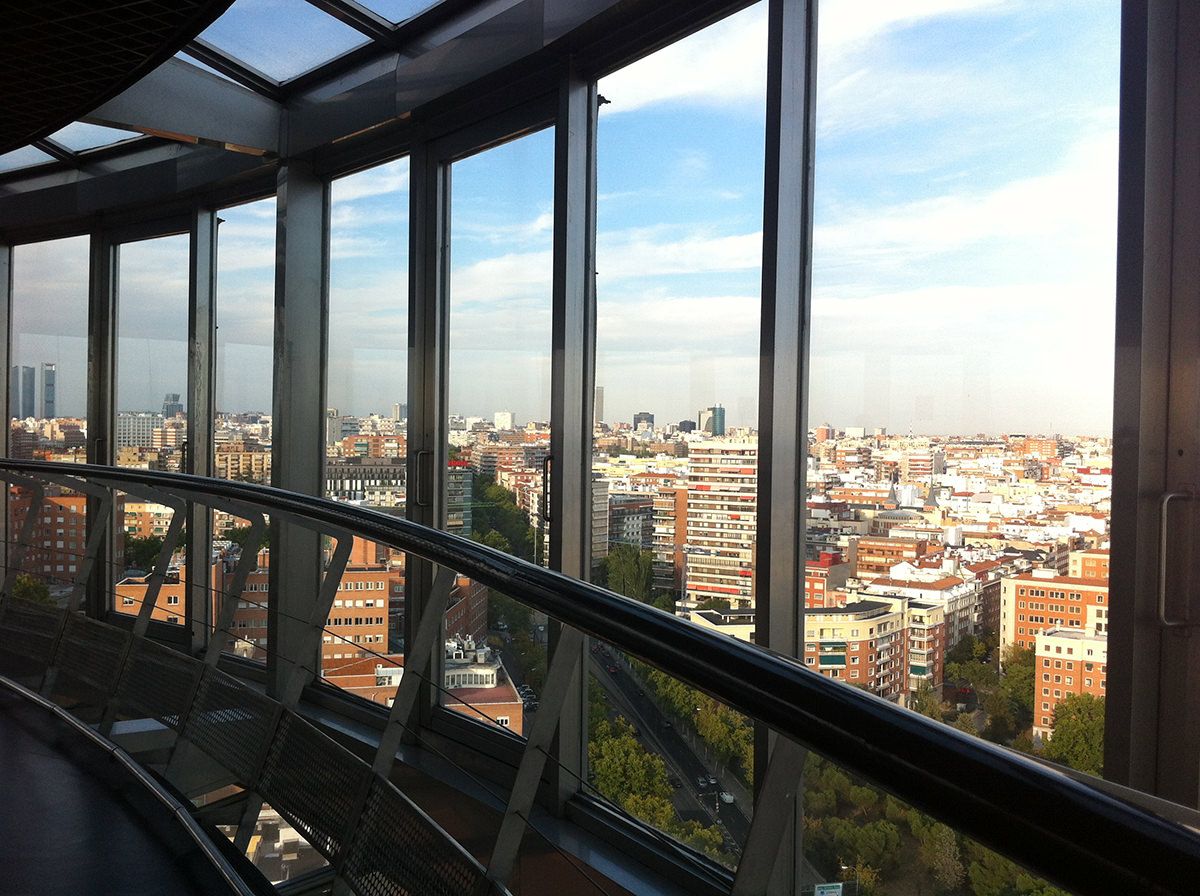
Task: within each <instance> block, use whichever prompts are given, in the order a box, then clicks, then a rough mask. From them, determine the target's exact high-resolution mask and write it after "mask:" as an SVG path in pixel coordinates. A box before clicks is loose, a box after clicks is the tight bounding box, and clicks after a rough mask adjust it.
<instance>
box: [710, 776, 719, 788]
mask: <svg viewBox="0 0 1200 896" xmlns="http://www.w3.org/2000/svg"><path fill="white" fill-rule="evenodd" d="M708 786H709V787H716V786H717V776H716V775H709V776H708Z"/></svg>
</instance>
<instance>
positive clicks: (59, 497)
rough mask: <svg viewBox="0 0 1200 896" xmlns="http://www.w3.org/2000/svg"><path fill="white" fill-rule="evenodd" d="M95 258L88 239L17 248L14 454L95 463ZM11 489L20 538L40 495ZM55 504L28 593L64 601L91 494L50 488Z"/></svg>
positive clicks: (31, 564)
mask: <svg viewBox="0 0 1200 896" xmlns="http://www.w3.org/2000/svg"><path fill="white" fill-rule="evenodd" d="M88 257H89V240H88V238H87V237H85V236H80V237H72V238H70V239H63V240H53V241H51V242H45V243H34V244H30V245H24V246H17V247H15V248H14V249H13V256H12V340H11V352H12V356H11V359H12V366H11V367H10V369H9V393H8V405H9V418H10V419H9V456H10V457H13V458H16V459H19V460H30V459H33V458H38V459H45V460H54V461H63V462H68V463H70V462H74V461H83V460H85V459H86V456H87V451H86V447H85V440H86V438H87V419H86V415H87V395H88V385H87V382H88V378H87V331H88ZM9 495H10V498H9V510H8V512H9V516H10V520H11V522H12V525H11V527H10V529H9V532H10V536H9V537H10V538H13V539H16V538H17V537H19V533H20V531H21V530H20V524H21V523H22V522H23V521H24V520H25V517H26V515H27V514H28V513H29V512H30V511H31V510H32V506H31V500H32V495H31V494H30V493H29V492H27V491H26V490H25V489H23V488H20V487H12V488H10V490H9ZM45 500H46V502H47V504H46V507H44V508H43V510H44V513H43V514H42V516H41V517H40V521H39V522H38V524H37V525H36V526H35V527H34V531H33V537H32V541H31V543H30V544H29V545H26V549H27V553H26V554H25V563H24V566H25V569H24V570H22V572H23V574H24V575H26V576H28V577H29V578H28V580H26V581H25V582H24V585H23V586H22V588H21V589H20V590H21V591H22V593H23V594H24V595H25V596H27V597H40V596H45V597H46V598H47V599H51V600H54V601H55V602H62V601H63V600H65V599H66V597H67V595H68V594H69V593H70V588H71V584H72V582H73V580H74V576H69V575H62V574H61V573H63V572H64V571H65V570H69V571H71V572H73V571H75V569H76V568H77V566H78V564H77V563H76V561H77V560H80V559H81V554H80V551H79V550H78V546H79V545H82V544H84V543H85V540H86V516H87V514H86V500H85V497H84V496H83V495H81V494H77V493H75V492H70V491H68V490H66V489H62V488H60V487H57V486H51V487H50V488H49V489H48V490H47V493H46V497H45ZM55 511H57V512H55ZM52 535H54V536H66V539H63V538H61V537H58V538H51V536H52ZM67 542H69V547H64V543H67ZM52 544H53V545H55V547H52V546H51V545H52ZM72 548H74V549H75V550H72ZM64 568H65V570H64Z"/></svg>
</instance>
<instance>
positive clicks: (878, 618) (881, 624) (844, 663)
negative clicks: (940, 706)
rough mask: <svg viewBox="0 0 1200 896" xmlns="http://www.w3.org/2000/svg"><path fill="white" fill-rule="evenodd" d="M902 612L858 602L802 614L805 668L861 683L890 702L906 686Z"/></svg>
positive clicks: (881, 604) (886, 604)
mask: <svg viewBox="0 0 1200 896" xmlns="http://www.w3.org/2000/svg"><path fill="white" fill-rule="evenodd" d="M907 654H908V640H907V634H906V629H905V619H904V610H903V608H902V607H899V606H896V605H895V604H893V603H891V602H888V601H878V600H860V601H856V602H855V603H852V604H847V605H846V606H844V607H828V608H825V609H813V610H808V611H806V612H805V614H804V664H805V665H806V666H808V667H809V668H811V669H812V670H813V671H815V672H820V673H821V674H822V675H824V676H825V677H827V678H836V679H839V680H842V681H845V682H846V683H847V684H850V685H859V686H861V687H864V688H866V689H867V690H870V691H871V692H872V693H875V694H878V695H879V696H880V697H884V698H886V699H889V700H898V699H900V698H901V697H902V696H903V694H904V693H905V691H906V690H907V688H908V656H907Z"/></svg>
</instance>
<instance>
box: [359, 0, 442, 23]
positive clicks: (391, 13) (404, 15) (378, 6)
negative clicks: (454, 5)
mask: <svg viewBox="0 0 1200 896" xmlns="http://www.w3.org/2000/svg"><path fill="white" fill-rule="evenodd" d="M441 2H442V0H358V3H359V5H360V6H365V7H366V8H367V9H369V10H371V12H373V13H375V14H377V15H381V16H383V17H384V18H385V19H387V20H388V21H389V22H393V23H399V22H406V21H408V20H409V19H411V18H412V17H413V16H415V15H417V14H418V13H422V12H424V11H425V10H427V9H430V8H432V7H434V6H437V5H438V4H439V3H441Z"/></svg>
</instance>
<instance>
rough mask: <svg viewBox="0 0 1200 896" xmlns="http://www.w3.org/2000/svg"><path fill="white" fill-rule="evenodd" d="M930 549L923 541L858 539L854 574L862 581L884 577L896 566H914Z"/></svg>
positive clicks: (928, 544) (925, 541)
mask: <svg viewBox="0 0 1200 896" xmlns="http://www.w3.org/2000/svg"><path fill="white" fill-rule="evenodd" d="M930 549H931V548H930V543H929V542H928V541H927V540H925V539H917V538H879V537H866V538H860V539H859V540H858V553H857V559H856V564H855V570H854V574H855V576H856V577H857V578H860V579H864V580H870V579H876V578H879V577H880V576H886V575H888V574H889V573H890V572H891V570H892V567H893V566H895V565H896V564H898V563H905V562H908V563H913V564H915V563H916V561H917V560H919V559H920V558H921V557H924V556H925V555H926V554H927V553H929V552H930Z"/></svg>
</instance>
